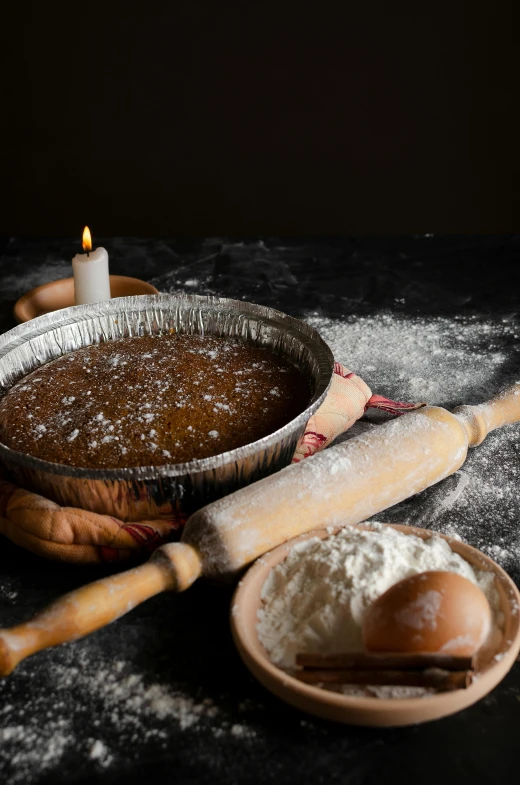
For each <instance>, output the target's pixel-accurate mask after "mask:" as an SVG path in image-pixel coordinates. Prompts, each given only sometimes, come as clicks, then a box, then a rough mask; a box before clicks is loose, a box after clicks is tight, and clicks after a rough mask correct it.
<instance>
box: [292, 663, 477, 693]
mask: <svg viewBox="0 0 520 785" xmlns="http://www.w3.org/2000/svg"><path fill="white" fill-rule="evenodd" d="M294 676H295V678H297V679H298V680H299V681H302V682H305V684H320V683H322V684H364V685H381V684H386V685H391V686H404V687H429V688H434V689H436V690H439V691H441V692H446V691H450V690H460V689H466V688H467V687H469V686H470V684H471V683H472V681H473V671H470V670H463V671H446V670H442V669H440V668H428V669H427V670H424V671H419V670H347V669H345V668H342V669H340V668H338V669H332V668H328V669H326V670H298V671H295V673H294Z"/></svg>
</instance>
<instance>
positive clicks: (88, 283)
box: [72, 226, 110, 305]
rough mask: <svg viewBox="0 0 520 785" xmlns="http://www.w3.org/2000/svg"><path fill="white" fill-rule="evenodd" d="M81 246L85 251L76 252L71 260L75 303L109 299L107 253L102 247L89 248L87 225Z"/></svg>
mask: <svg viewBox="0 0 520 785" xmlns="http://www.w3.org/2000/svg"><path fill="white" fill-rule="evenodd" d="M83 248H84V250H85V251H86V253H78V254H76V256H75V257H74V259H73V260H72V272H73V273H74V296H75V299H76V305H82V304H83V303H98V302H100V300H110V278H109V276H108V254H107V252H106V250H105V249H104V248H95V249H94V250H93V251H92V250H91V248H92V240H91V237H90V231H89V228H88V226H85V229H84V231H83Z"/></svg>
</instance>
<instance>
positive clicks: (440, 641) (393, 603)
mask: <svg viewBox="0 0 520 785" xmlns="http://www.w3.org/2000/svg"><path fill="white" fill-rule="evenodd" d="M491 623H492V622H491V608H490V607H489V602H488V601H487V598H486V596H485V594H484V593H483V591H482V590H481V589H480V588H479V587H478V586H476V585H475V584H474V583H472V582H471V581H469V580H468V579H467V578H463V577H462V576H461V575H457V574H455V573H453V572H441V571H432V572H421V573H419V574H418V575H412V576H411V577H410V578H405V579H404V580H402V581H399V583H396V584H395V585H394V586H391V587H390V588H389V589H388V590H387V591H385V592H384V594H382V595H381V596H380V597H378V599H377V600H376V601H375V602H374V603H372V605H371V606H370V607H369V608H368V610H367V612H366V614H365V617H364V619H363V640H364V643H365V647H366V648H367V649H368V651H402V652H419V651H429V652H442V653H445V654H453V655H460V656H471V655H472V654H474V653H475V652H476V651H477V649H479V648H480V647H481V646H482V644H483V643H484V641H485V640H486V638H487V636H488V634H489V632H490V630H491Z"/></svg>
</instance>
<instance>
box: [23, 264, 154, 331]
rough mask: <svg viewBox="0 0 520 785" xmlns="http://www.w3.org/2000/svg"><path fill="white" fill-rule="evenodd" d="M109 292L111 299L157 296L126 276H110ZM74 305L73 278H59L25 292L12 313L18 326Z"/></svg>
mask: <svg viewBox="0 0 520 785" xmlns="http://www.w3.org/2000/svg"><path fill="white" fill-rule="evenodd" d="M110 292H111V294H112V297H131V296H132V295H134V294H159V292H158V291H157V289H156V288H155V286H152V284H151V283H147V282H146V281H141V280H140V279H139V278H129V277H128V276H126V275H111V276H110ZM71 305H76V301H75V299H74V278H61V279H60V280H59V281H51V282H50V283H44V284H42V286H37V287H36V289H31V291H30V292H26V293H25V294H24V295H22V296H21V297H20V299H19V300H17V301H16V303H15V306H14V309H13V313H14V318H15V319H16V321H17V322H18V324H22V322H28V321H29V320H30V319H34V318H35V317H36V316H43V315H44V314H46V313H51V312H52V311H58V310H60V308H69V307H70V306H71Z"/></svg>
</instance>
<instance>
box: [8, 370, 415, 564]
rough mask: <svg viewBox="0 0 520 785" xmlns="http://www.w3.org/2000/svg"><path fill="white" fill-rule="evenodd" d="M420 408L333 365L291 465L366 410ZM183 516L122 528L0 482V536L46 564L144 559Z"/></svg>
mask: <svg viewBox="0 0 520 785" xmlns="http://www.w3.org/2000/svg"><path fill="white" fill-rule="evenodd" d="M424 405H425V404H423V403H419V404H415V403H400V402H398V401H391V400H389V399H388V398H383V397H382V396H380V395H372V391H371V390H370V388H369V387H368V385H367V384H365V382H364V381H363V380H362V379H360V378H359V376H356V374H354V373H352V372H351V371H349V370H348V369H347V368H345V367H344V366H342V365H340V364H339V363H335V365H334V375H333V379H332V383H331V386H330V388H329V392H328V394H327V397H326V398H325V401H324V402H323V404H322V405H321V406H320V408H319V409H318V411H317V412H316V413H315V414H314V415H313V416H312V417H311V418H310V420H309V422H308V423H307V427H306V430H305V433H304V434H303V436H302V438H301V439H300V441H299V442H298V445H297V447H296V452H295V454H294V457H293V462H298V461H301V460H303V459H304V458H308V457H309V456H311V455H314V453H316V452H318V451H319V450H323V449H324V448H325V447H327V446H328V445H329V444H330V443H331V442H332V441H333V440H334V439H335V438H336V437H337V436H339V435H340V434H342V433H344V432H345V431H346V430H348V429H349V428H350V427H351V426H352V425H353V424H354V423H355V422H356V420H359V418H360V417H362V416H363V414H364V412H365V411H366V410H367V409H368V408H376V409H382V410H384V411H386V412H389V413H390V414H394V415H399V414H404V413H405V412H406V411H410V410H412V409H417V408H420V407H421V406H424ZM185 520H186V516H184V515H183V514H182V513H177V514H175V516H174V517H170V518H169V519H166V520H161V519H157V520H153V521H139V523H128V522H123V521H120V520H118V519H117V518H113V517H112V516H110V515H99V514H98V513H94V512H89V511H88V510H80V509H76V508H73V507H60V505H59V504H56V503H55V502H53V501H50V500H49V499H46V498H44V497H43V496H39V495H38V494H36V493H31V492H29V491H25V490H23V489H22V488H18V487H16V486H15V485H13V484H12V483H10V482H7V481H5V480H1V479H0V532H1V533H2V534H4V535H5V536H6V537H8V538H9V539H10V540H12V542H14V543H16V544H17V545H20V546H22V547H23V548H26V549H27V550H29V551H32V552H33V553H36V554H38V555H39V556H43V557H45V558H47V559H52V560H55V561H64V562H75V563H82V564H94V563H102V562H113V561H124V560H126V559H131V558H136V557H137V558H139V557H143V556H146V555H148V554H149V553H150V552H151V551H153V550H154V549H155V548H157V547H158V546H159V545H162V544H163V543H164V542H166V541H168V540H170V539H177V538H178V536H179V531H178V530H179V529H181V528H182V526H183V525H184V523H185Z"/></svg>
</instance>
